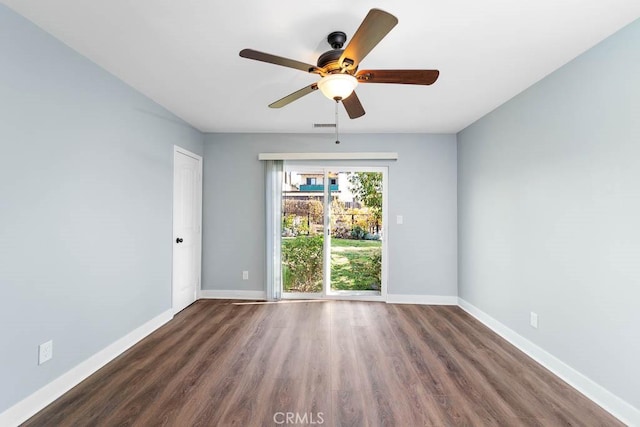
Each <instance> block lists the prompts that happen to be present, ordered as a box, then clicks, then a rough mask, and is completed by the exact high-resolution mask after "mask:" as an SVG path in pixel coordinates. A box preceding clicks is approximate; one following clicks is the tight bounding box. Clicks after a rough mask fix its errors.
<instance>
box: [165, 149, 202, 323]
mask: <svg viewBox="0 0 640 427" xmlns="http://www.w3.org/2000/svg"><path fill="white" fill-rule="evenodd" d="M178 154H181V155H184V156H188V157H191V158H193V159H195V160H197V161H198V179H197V181H196V183H197V189H196V194H197V196H198V208H197V210H198V221H197V226H198V230H199V238H198V239H197V241H196V265H197V268H196V269H197V271H196V273H197V279H198V281H197V283H196V301H197V300H198V299H200V296H201V294H202V289H201V288H202V280H201V279H202V156H200V155H198V154H196V153H193V152H191V151H189V150H187V149H184V148H182V147H179V146H177V145H174V146H173V191H172V197H171V236H172V237H171V310H172V311H173V314H174V315H175V314H176V308H175V305H174V304H175V301H174V299H173V294H174V291H175V288H174V275H173V273H174V268H175V259H176V248H177V244H176V242H175V240H176V229H175V222H174V220H175V216H176V215H175V205H176V203H175V197H176V184H177V179H176V175H177V170H176V156H177V155H178Z"/></svg>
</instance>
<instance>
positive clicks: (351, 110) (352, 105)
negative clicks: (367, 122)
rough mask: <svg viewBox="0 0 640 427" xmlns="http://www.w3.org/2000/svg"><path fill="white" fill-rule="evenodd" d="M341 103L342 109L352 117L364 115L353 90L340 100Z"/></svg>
mask: <svg viewBox="0 0 640 427" xmlns="http://www.w3.org/2000/svg"><path fill="white" fill-rule="evenodd" d="M342 105H344V109H345V110H347V114H348V115H349V117H350V118H352V119H357V118H358V117H362V116H364V115H365V111H364V108H363V107H362V104H361V103H360V99H359V98H358V95H356V92H355V91H354V92H352V93H351V95H349V96H347V97H346V98H345V99H343V100H342Z"/></svg>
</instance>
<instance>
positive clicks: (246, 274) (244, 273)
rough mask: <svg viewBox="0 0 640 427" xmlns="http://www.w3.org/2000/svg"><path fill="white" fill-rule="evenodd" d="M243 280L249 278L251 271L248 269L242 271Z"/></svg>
mask: <svg viewBox="0 0 640 427" xmlns="http://www.w3.org/2000/svg"><path fill="white" fill-rule="evenodd" d="M242 280H249V272H248V271H246V270H245V271H243V272H242Z"/></svg>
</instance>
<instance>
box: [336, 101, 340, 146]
mask: <svg viewBox="0 0 640 427" xmlns="http://www.w3.org/2000/svg"><path fill="white" fill-rule="evenodd" d="M339 103H340V101H339V100H337V99H336V144H340V133H339V130H338V104H339Z"/></svg>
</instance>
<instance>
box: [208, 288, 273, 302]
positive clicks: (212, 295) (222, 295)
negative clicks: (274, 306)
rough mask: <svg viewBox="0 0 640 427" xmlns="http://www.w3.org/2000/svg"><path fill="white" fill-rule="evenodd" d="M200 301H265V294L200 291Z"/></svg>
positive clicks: (263, 292) (235, 291)
mask: <svg viewBox="0 0 640 427" xmlns="http://www.w3.org/2000/svg"><path fill="white" fill-rule="evenodd" d="M199 298H200V299H255V300H265V299H267V293H266V292H265V291H237V290H228V291H227V290H225V291H221V290H217V289H202V290H201V291H200V293H199Z"/></svg>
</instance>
